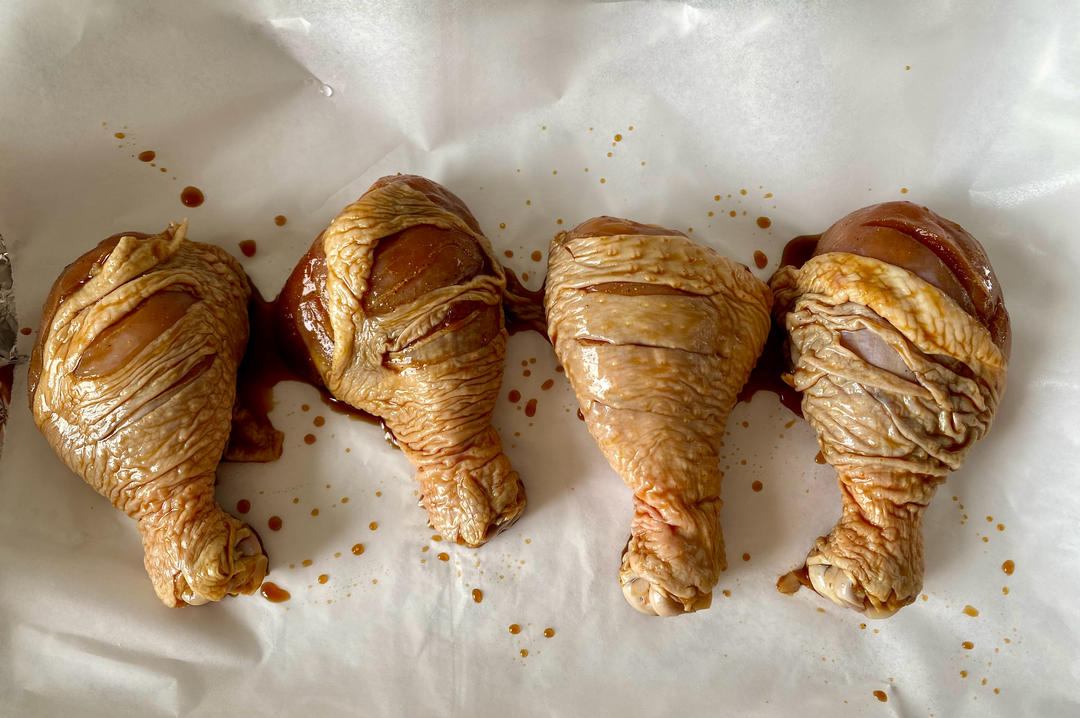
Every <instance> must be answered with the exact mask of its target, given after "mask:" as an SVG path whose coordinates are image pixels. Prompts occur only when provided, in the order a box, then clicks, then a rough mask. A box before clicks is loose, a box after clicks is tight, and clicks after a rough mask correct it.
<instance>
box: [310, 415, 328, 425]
mask: <svg viewBox="0 0 1080 718" xmlns="http://www.w3.org/2000/svg"><path fill="white" fill-rule="evenodd" d="M311 423H312V424H314V425H315V426H322V425H323V424H325V423H326V418H325V417H322V416H316V417H315V419H314V420H313V421H312V422H311Z"/></svg>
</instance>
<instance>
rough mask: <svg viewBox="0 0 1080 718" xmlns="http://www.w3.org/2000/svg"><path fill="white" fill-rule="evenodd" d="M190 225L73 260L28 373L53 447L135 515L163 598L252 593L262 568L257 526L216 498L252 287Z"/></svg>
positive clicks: (121, 241)
mask: <svg viewBox="0 0 1080 718" xmlns="http://www.w3.org/2000/svg"><path fill="white" fill-rule="evenodd" d="M186 229H187V223H186V222H185V223H184V224H182V225H176V224H172V225H170V226H169V228H168V229H167V230H165V231H164V232H162V233H161V234H159V235H156V236H152V237H151V236H148V235H145V234H141V233H126V234H123V235H115V236H113V237H110V238H109V239H107V240H105V241H103V242H102V243H101V244H99V245H98V246H97V247H96V248H95V249H93V250H91V251H90V252H88V253H86V254H85V255H83V256H82V257H80V258H79V259H78V260H76V261H75V262H74V263H72V264H70V265H69V266H68V267H67V268H66V269H65V270H64V272H63V273H62V274H61V275H60V277H59V278H58V279H57V281H56V283H55V284H54V285H53V288H52V292H51V293H50V295H49V297H48V300H47V301H46V303H45V307H44V310H43V315H42V319H41V326H40V329H39V331H38V340H37V343H36V344H35V346H34V352H33V356H32V357H31V367H30V377H29V387H30V407H31V411H32V412H33V416H34V421H35V423H36V424H37V426H38V428H39V429H40V430H41V432H42V433H43V434H44V435H45V438H46V439H47V440H48V441H49V444H50V445H51V446H52V447H53V449H54V450H55V451H56V453H57V454H58V455H59V456H60V458H61V459H63V460H64V462H65V463H66V464H67V465H68V467H70V468H71V470H72V471H74V472H75V473H77V474H79V475H80V476H82V477H83V478H84V479H85V480H86V482H87V483H89V484H90V485H91V486H93V487H94V489H95V490H96V491H97V492H98V493H100V494H101V495H102V496H105V497H106V498H108V499H109V500H110V501H111V502H112V504H113V506H115V507H116V508H118V509H120V510H122V511H124V512H125V513H126V514H127V515H128V516H130V517H132V518H133V519H136V520H137V522H138V528H139V533H140V534H141V535H142V543H143V549H144V551H145V561H144V562H145V565H146V571H147V573H148V574H149V576H150V580H151V581H152V582H153V585H154V590H155V591H156V592H157V595H158V597H159V598H160V599H161V600H162V601H163V602H164V603H165V604H166V605H167V606H182V605H185V604H201V603H206V602H207V601H217V600H220V599H222V598H224V597H225V596H227V595H235V594H238V593H252V592H253V591H255V590H256V589H257V588H258V587H259V585H260V584H261V583H262V579H263V576H264V575H265V573H266V566H267V559H266V556H265V554H264V553H263V551H262V546H261V544H260V542H259V539H258V537H257V536H256V535H255V533H254V532H253V531H252V530H251V528H250V527H248V526H247V525H246V524H245V523H243V522H242V521H239V520H238V519H236V518H234V517H233V516H230V515H229V514H227V513H225V512H224V511H223V510H222V509H221V507H220V506H219V505H218V504H217V502H216V501H215V500H214V483H215V479H216V474H215V472H216V469H217V465H218V462H219V461H220V459H221V455H222V452H223V450H224V448H225V444H226V442H227V440H228V438H229V428H230V423H231V417H232V411H233V402H234V396H235V385H236V371H237V366H238V364H239V363H240V359H241V356H242V355H243V352H244V345H245V343H246V341H247V334H248V319H247V301H248V294H249V285H248V282H247V278H246V276H245V275H244V272H243V270H242V269H241V268H240V266H239V265H238V264H237V262H236V261H235V260H234V259H233V258H232V257H230V256H229V255H228V254H227V253H226V252H225V251H224V250H222V249H219V248H217V247H213V246H210V245H206V244H201V243H198V242H192V241H189V240H187V239H185V233H186Z"/></svg>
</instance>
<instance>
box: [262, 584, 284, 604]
mask: <svg viewBox="0 0 1080 718" xmlns="http://www.w3.org/2000/svg"><path fill="white" fill-rule="evenodd" d="M259 593H260V594H262V597H263V598H265V599H266V600H267V601H269V602H270V603H283V602H284V601H288V600H289V599H290V598H292V594H290V593H289V592H288V591H286V590H285V589H284V588H282V587H281V586H278V585H277V584H276V583H271V582H270V581H267V582H266V583H264V584H263V585H262V588H260V589H259Z"/></svg>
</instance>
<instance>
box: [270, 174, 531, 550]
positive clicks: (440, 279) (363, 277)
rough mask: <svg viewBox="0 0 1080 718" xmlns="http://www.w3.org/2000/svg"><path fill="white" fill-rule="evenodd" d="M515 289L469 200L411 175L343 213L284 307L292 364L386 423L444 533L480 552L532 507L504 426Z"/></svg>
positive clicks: (286, 293) (298, 274) (305, 263)
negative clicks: (506, 297)
mask: <svg viewBox="0 0 1080 718" xmlns="http://www.w3.org/2000/svg"><path fill="white" fill-rule="evenodd" d="M505 286H506V279H505V275H504V274H503V270H502V267H501V266H500V265H499V263H498V262H496V261H495V259H494V256H493V254H492V250H491V245H490V244H489V243H488V241H487V239H486V238H485V237H484V235H483V234H482V233H481V232H480V228H479V226H478V225H477V223H476V220H475V219H474V218H473V216H472V214H470V213H469V211H468V209H466V207H465V205H464V204H463V203H462V202H461V200H460V199H458V198H457V197H456V196H454V195H453V194H451V193H450V192H449V191H447V190H446V189H445V188H444V187H442V186H441V185H438V184H436V183H435V182H432V181H430V180H427V179H424V178H422V177H417V176H413V175H398V176H392V177H384V178H382V179H380V180H379V181H377V182H376V183H375V184H374V185H372V187H371V189H369V190H368V191H367V193H365V194H364V196H363V197H361V198H360V199H359V200H357V201H356V202H354V203H353V204H351V205H349V206H348V207H346V208H345V209H344V210H342V212H341V214H339V215H338V216H337V218H336V219H334V221H333V222H332V223H331V224H330V226H329V227H327V228H326V230H325V231H324V232H323V233H322V234H321V235H320V236H319V237H318V238H317V239H316V240H315V243H314V244H313V245H312V247H311V249H310V250H309V251H308V253H307V255H305V257H304V258H303V259H301V261H300V263H299V264H298V265H297V267H296V269H295V270H294V271H293V274H292V276H291V277H290V278H289V280H288V282H287V283H286V285H285V288H284V290H283V291H282V295H281V298H280V299H279V302H278V306H279V311H280V316H281V320H282V327H283V328H282V332H283V335H282V340H283V344H284V345H285V347H284V351H285V352H286V355H287V356H288V357H290V360H291V361H292V362H293V363H294V364H295V365H296V367H297V369H298V370H299V371H301V372H302V373H304V374H306V375H307V376H309V377H311V378H313V379H316V380H317V381H318V383H321V384H322V385H324V386H325V387H326V388H327V389H328V390H329V392H330V393H331V394H332V395H333V396H334V397H335V398H337V399H340V400H342V401H344V402H346V403H348V404H350V405H351V406H353V407H355V408H357V409H360V410H362V411H366V412H369V413H371V414H374V415H376V416H379V417H381V418H382V419H383V421H384V423H385V425H386V428H387V430H388V431H389V432H390V434H391V435H392V437H393V438H394V440H395V441H396V442H397V444H398V445H399V446H400V447H401V449H402V451H403V452H404V453H405V455H406V457H408V459H409V461H410V462H412V464H413V465H414V466H415V467H416V469H417V474H416V477H417V480H418V481H419V483H420V491H421V494H422V498H421V503H422V504H423V506H424V508H425V509H426V510H427V513H428V519H429V521H430V522H431V525H432V527H433V528H435V530H437V531H438V532H439V533H440V534H442V535H443V536H444V537H446V538H447V539H449V540H452V541H456V542H457V543H460V544H464V545H467V546H479V545H481V544H483V543H484V542H485V541H487V540H488V539H489V538H491V536H493V535H494V534H495V533H497V532H498V531H501V530H503V529H505V528H506V527H508V526H509V525H510V524H512V523H513V522H514V521H515V520H516V519H517V517H518V516H519V515H520V513H521V511H522V509H523V508H524V506H525V488H524V486H523V485H522V483H521V481H520V480H519V478H518V474H517V472H516V471H514V470H513V469H512V468H511V466H510V460H509V459H508V458H507V457H506V455H505V454H504V453H503V451H502V442H501V440H500V439H499V435H498V433H497V432H496V431H495V429H494V428H493V427H492V426H491V415H492V413H493V412H494V409H495V401H496V399H497V397H498V392H499V384H500V383H501V381H502V371H503V359H504V357H505V354H506V340H507V333H506V329H505V327H504V325H503V312H502V306H501V302H502V294H503V289H504V288H505Z"/></svg>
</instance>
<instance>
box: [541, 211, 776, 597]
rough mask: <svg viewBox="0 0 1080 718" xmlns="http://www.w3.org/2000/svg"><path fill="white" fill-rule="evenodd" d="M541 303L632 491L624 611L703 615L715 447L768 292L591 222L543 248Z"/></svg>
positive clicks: (763, 328)
mask: <svg viewBox="0 0 1080 718" xmlns="http://www.w3.org/2000/svg"><path fill="white" fill-rule="evenodd" d="M544 305H545V308H546V310H547V320H548V335H549V336H550V337H551V342H552V344H553V345H554V347H555V353H556V355H557V356H558V358H559V361H560V362H561V363H562V365H563V367H564V368H565V370H566V376H567V377H568V378H569V379H570V383H571V384H572V385H573V387H574V392H575V393H576V394H577V399H578V404H579V406H580V408H581V413H582V414H583V415H584V417H585V423H586V425H587V426H588V428H589V432H590V433H591V434H592V436H593V438H594V439H595V440H596V442H597V444H599V446H600V449H601V450H602V451H603V452H604V456H605V457H607V460H608V463H610V464H611V466H612V468H613V469H615V471H617V472H618V473H619V475H620V476H622V478H623V480H624V481H625V482H626V484H627V486H629V487H630V488H631V489H633V491H634V519H633V522H632V523H631V527H630V531H631V536H630V539H629V541H628V543H627V545H626V549H625V551H624V552H623V557H622V568H621V569H620V570H619V582H620V583H621V584H622V589H623V594H624V595H625V596H626V600H627V601H629V602H630V604H631V605H632V606H634V608H636V609H638V610H639V611H641V612H643V613H647V614H653V615H660V616H672V615H678V614H681V613H686V612H690V611H696V610H698V609H701V608H708V606H709V604H710V602H711V600H712V589H713V586H715V585H716V582H717V580H718V578H719V574H720V571H722V570H723V569H724V568H725V567H726V563H725V558H724V542H723V538H722V536H721V533H720V521H719V513H720V506H721V501H720V479H721V475H722V474H721V471H720V467H719V456H718V452H719V447H720V441H721V437H722V436H723V433H724V425H725V423H726V422H727V418H728V414H729V413H730V412H731V409H732V407H733V406H734V405H735V399H736V395H737V394H738V392H739V390H740V389H741V388H742V386H743V384H744V383H745V382H746V379H747V378H748V377H749V375H750V370H751V369H752V368H753V366H754V362H755V361H757V358H758V355H759V354H760V353H761V348H762V346H763V345H764V344H765V338H766V336H767V335H768V331H769V307H770V306H771V305H772V295H771V293H770V292H769V289H768V287H766V286H765V284H764V282H762V281H760V280H759V279H757V278H756V277H754V275H753V274H751V273H750V270H748V269H747V268H746V267H745V266H743V265H741V264H738V263H736V262H732V261H730V260H728V259H726V258H724V257H722V256H721V255H720V254H718V253H717V252H715V251H713V250H712V249H709V248H707V247H703V246H701V245H698V244H695V243H694V242H691V241H690V240H689V239H687V237H686V236H685V235H683V234H682V233H681V232H677V231H674V230H670V229H664V228H662V227H656V226H652V225H643V224H638V223H637V222H631V221H630V220H626V219H616V218H613V217H597V218H594V219H590V220H588V221H587V222H584V223H582V224H580V225H578V226H577V227H576V228H575V229H573V230H572V231H570V232H569V233H566V232H563V233H560V234H559V235H557V236H556V237H555V239H554V240H553V241H552V243H551V251H550V253H549V255H548V277H547V292H546V294H545V297H544Z"/></svg>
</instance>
